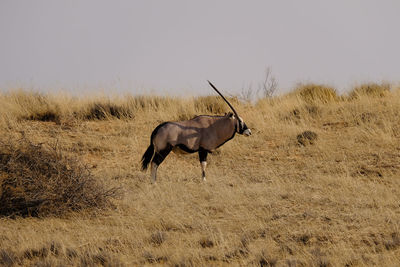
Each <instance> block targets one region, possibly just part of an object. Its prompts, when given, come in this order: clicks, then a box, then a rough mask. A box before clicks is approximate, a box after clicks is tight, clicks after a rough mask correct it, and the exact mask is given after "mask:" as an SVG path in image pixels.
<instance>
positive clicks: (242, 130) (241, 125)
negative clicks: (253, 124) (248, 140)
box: [238, 117, 251, 136]
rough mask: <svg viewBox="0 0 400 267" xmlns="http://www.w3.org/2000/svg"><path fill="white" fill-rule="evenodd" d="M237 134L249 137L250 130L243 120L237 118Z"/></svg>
mask: <svg viewBox="0 0 400 267" xmlns="http://www.w3.org/2000/svg"><path fill="white" fill-rule="evenodd" d="M238 133H239V134H243V135H245V136H250V135H251V130H250V129H249V128H248V127H247V125H246V123H244V121H243V119H242V118H240V117H239V129H238Z"/></svg>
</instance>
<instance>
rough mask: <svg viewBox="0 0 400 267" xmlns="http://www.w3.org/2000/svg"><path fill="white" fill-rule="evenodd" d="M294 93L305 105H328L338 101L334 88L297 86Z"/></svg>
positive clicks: (308, 85)
mask: <svg viewBox="0 0 400 267" xmlns="http://www.w3.org/2000/svg"><path fill="white" fill-rule="evenodd" d="M294 93H295V94H296V95H298V96H299V97H300V98H301V99H302V100H303V101H305V102H306V103H314V102H321V103H330V102H334V101H338V100H339V97H338V95H337V93H336V90H335V89H334V88H332V87H329V86H324V85H319V84H313V83H310V84H304V85H300V86H298V87H297V88H296V90H295V91H294Z"/></svg>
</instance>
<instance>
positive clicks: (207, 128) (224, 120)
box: [141, 81, 251, 183]
mask: <svg viewBox="0 0 400 267" xmlns="http://www.w3.org/2000/svg"><path fill="white" fill-rule="evenodd" d="M208 83H209V84H210V86H211V87H212V88H213V89H214V90H215V91H216V92H217V93H218V94H219V95H220V96H221V97H222V99H223V100H225V102H226V103H227V104H228V106H229V107H230V108H231V109H232V111H233V114H232V113H231V112H229V113H228V114H226V115H225V116H210V115H200V116H197V117H194V118H193V119H191V120H186V121H177V122H164V123H161V124H160V125H158V126H157V127H156V128H155V129H154V130H153V132H152V133H151V137H150V145H149V147H148V148H147V150H146V152H145V153H144V154H143V157H142V160H141V162H142V170H146V169H147V166H148V164H149V163H150V162H151V180H152V182H153V183H155V182H156V178H157V168H158V166H159V165H160V164H161V163H162V162H163V160H164V159H165V158H166V157H167V155H168V154H169V153H170V152H171V151H174V152H180V153H182V152H183V153H195V152H198V153H199V160H200V164H201V169H202V178H203V181H205V180H206V173H205V170H206V166H207V155H208V153H211V152H212V151H213V150H215V149H216V148H218V147H220V146H222V145H223V144H225V143H226V142H228V141H229V140H231V139H232V138H233V137H234V136H235V134H236V133H238V134H242V135H245V136H250V135H251V130H250V129H249V128H247V126H246V123H244V121H243V119H242V118H241V117H239V115H238V114H237V112H236V110H235V109H234V108H233V106H232V105H231V104H230V103H229V101H228V100H226V98H225V97H224V96H223V95H222V94H221V93H220V92H219V91H218V89H217V88H215V86H214V85H213V84H212V83H211V82H210V81H208Z"/></svg>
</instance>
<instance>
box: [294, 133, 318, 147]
mask: <svg viewBox="0 0 400 267" xmlns="http://www.w3.org/2000/svg"><path fill="white" fill-rule="evenodd" d="M296 138H297V142H298V143H299V144H300V145H303V146H306V145H312V144H314V143H315V142H316V140H317V139H318V135H317V134H316V133H315V132H312V131H304V132H302V133H300V134H298V135H297V137H296Z"/></svg>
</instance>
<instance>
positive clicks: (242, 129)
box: [208, 81, 251, 136]
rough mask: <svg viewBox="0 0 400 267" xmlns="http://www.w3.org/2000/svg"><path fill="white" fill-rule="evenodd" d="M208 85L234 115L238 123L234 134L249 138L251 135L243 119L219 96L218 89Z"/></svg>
mask: <svg viewBox="0 0 400 267" xmlns="http://www.w3.org/2000/svg"><path fill="white" fill-rule="evenodd" d="M208 83H209V84H210V86H211V87H212V88H213V89H214V90H215V91H216V92H217V93H218V94H219V95H220V96H221V97H222V99H223V100H224V101H225V102H226V103H227V104H228V106H229V107H230V108H231V110H232V111H233V113H234V116H235V118H236V119H237V121H238V127H237V130H236V132H237V133H238V134H242V135H244V136H250V135H251V130H250V129H249V128H248V127H247V125H246V123H245V122H244V121H243V119H242V118H241V117H240V116H239V115H238V114H237V112H236V110H235V108H234V107H233V106H232V105H231V103H229V101H228V100H227V99H226V98H225V97H224V96H223V95H222V94H221V92H220V91H218V89H217V88H216V87H215V86H214V85H213V84H212V83H211V82H210V81H208Z"/></svg>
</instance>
